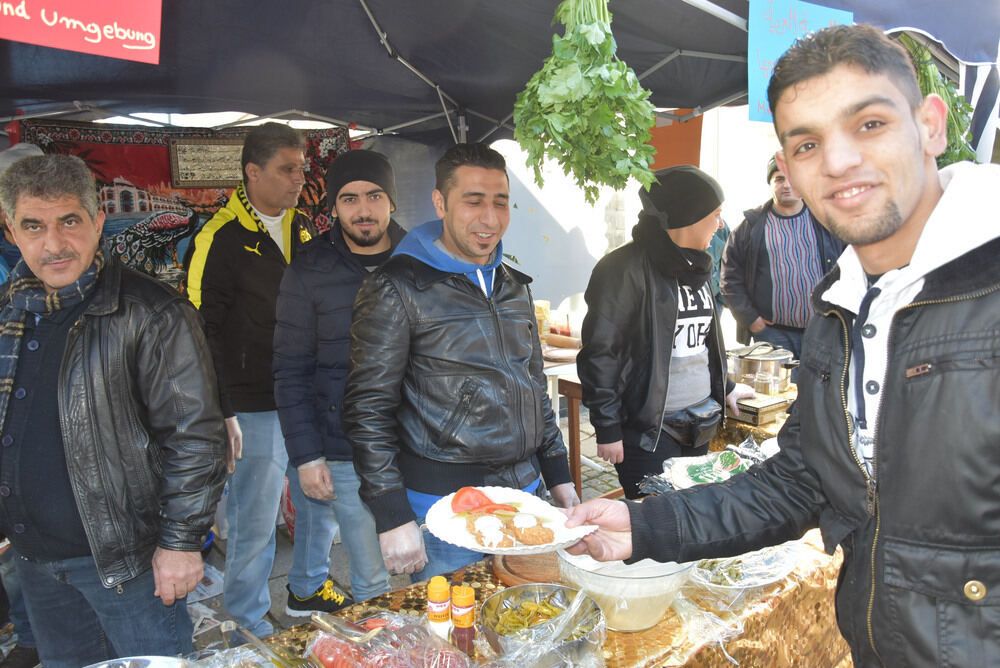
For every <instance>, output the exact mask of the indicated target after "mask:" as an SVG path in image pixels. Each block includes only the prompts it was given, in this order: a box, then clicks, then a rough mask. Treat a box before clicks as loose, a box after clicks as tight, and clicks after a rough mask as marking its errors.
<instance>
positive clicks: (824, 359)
mask: <svg viewBox="0 0 1000 668" xmlns="http://www.w3.org/2000/svg"><path fill="white" fill-rule="evenodd" d="M979 222H981V221H979ZM998 255H1000V239H994V240H993V241H989V242H987V243H985V244H983V245H981V246H979V247H978V248H975V249H974V250H971V251H969V252H967V253H965V254H964V255H962V256H960V257H958V258H957V259H955V260H952V261H950V262H948V263H946V264H944V265H943V266H941V267H939V268H938V269H935V270H934V271H932V272H930V273H928V274H927V275H926V277H925V280H924V284H923V287H922V289H921V291H920V293H919V294H918V295H917V296H916V298H915V299H914V300H913V301H912V303H910V304H909V305H908V306H904V307H902V308H899V309H898V310H897V311H896V313H895V316H894V317H893V319H892V326H891V330H890V333H889V350H890V355H889V359H888V363H887V367H886V369H887V370H886V377H885V382H884V383H883V387H882V403H881V408H880V411H879V416H878V425H877V437H876V439H877V440H876V443H875V468H874V474H873V475H872V476H869V475H868V473H867V470H866V469H864V467H863V465H862V464H861V462H860V461H859V459H858V456H857V454H856V452H855V450H854V448H853V447H852V445H851V443H850V439H849V437H848V429H849V426H848V408H847V398H846V397H847V391H848V389H847V378H848V367H847V365H848V356H847V355H848V352H849V339H848V328H849V326H850V324H851V322H852V320H851V319H852V315H851V314H850V313H849V312H847V311H845V310H843V309H840V308H838V307H835V306H834V305H832V304H830V303H826V302H823V301H822V300H821V299H820V298H819V297H818V296H819V295H823V294H824V291H825V289H826V288H827V287H828V286H829V285H831V284H832V283H833V282H834V281H836V280H837V278H838V277H839V273H840V269H839V267H838V268H837V269H835V270H834V271H833V272H831V274H829V275H828V276H827V277H825V278H824V280H823V282H821V284H820V285H819V286H818V287H817V289H816V290H815V292H814V296H813V305H814V307H815V309H816V311H817V313H818V315H817V316H815V317H813V319H812V321H811V322H810V324H809V327H808V328H807V330H806V334H805V340H804V343H803V346H802V349H803V359H802V364H801V367H800V376H799V382H798V388H799V398H798V401H797V402H796V403H795V405H794V408H793V410H792V414H791V416H790V417H789V420H788V422H787V423H786V425H785V427H784V428H783V429H782V432H781V434H780V436H779V443H780V445H781V452H780V454H778V455H776V456H775V457H773V458H772V459H770V460H768V461H767V462H765V463H764V464H763V465H761V466H757V467H754V468H752V469H751V470H750V471H748V472H747V473H745V474H741V475H738V476H735V477H734V478H732V479H731V480H729V481H727V482H725V483H722V484H719V485H703V486H699V487H695V488H692V489H689V490H685V491H683V492H680V493H676V494H671V495H665V496H662V497H657V498H655V499H649V500H647V502H646V503H643V504H641V505H633V506H630V513H631V516H632V526H633V539H634V551H633V559H637V558H640V557H643V556H652V557H654V558H656V559H661V560H676V561H690V560H692V559H700V558H702V557H706V556H723V555H727V554H728V555H733V554H739V553H742V552H746V551H747V550H753V549H756V548H759V547H762V546H764V545H769V544H773V543H777V542H781V541H784V540H788V539H792V538H797V537H799V536H800V535H801V534H802V533H803V532H804V531H805V530H806V529H808V528H811V527H814V526H819V527H820V529H821V530H822V533H823V540H824V543H825V545H826V547H827V550H828V551H829V552H831V553H832V552H833V550H834V548H835V547H836V546H837V545H840V546H842V547H843V549H844V565H843V568H842V571H841V575H840V580H839V583H838V588H837V599H836V602H837V618H838V619H837V621H838V624H839V626H840V630H841V632H842V633H843V634H844V637H845V638H846V639H847V641H848V642H849V644H850V646H851V649H852V653H853V657H854V664H855V665H856V666H909V667H916V666H956V667H957V666H986V665H995V664H996V661H997V657H998V656H1000V493H998V488H997V474H998V470H1000V460H998V445H1000V421H998V419H997V417H996V411H997V406H1000V377H998V376H1000V373H998V370H1000V337H998V336H997V332H1000V262H997V260H996V258H997V257H998Z"/></svg>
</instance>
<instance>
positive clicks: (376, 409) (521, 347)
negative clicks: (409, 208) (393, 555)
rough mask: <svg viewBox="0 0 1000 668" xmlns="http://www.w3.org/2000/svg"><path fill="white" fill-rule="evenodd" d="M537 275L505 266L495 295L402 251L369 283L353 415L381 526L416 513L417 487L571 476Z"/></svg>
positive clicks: (358, 321) (364, 483)
mask: <svg viewBox="0 0 1000 668" xmlns="http://www.w3.org/2000/svg"><path fill="white" fill-rule="evenodd" d="M530 281H531V279H530V278H529V277H528V276H525V275H524V274H522V273H520V272H518V271H515V270H514V269H512V268H510V267H508V266H507V265H505V264H500V265H499V266H498V267H497V269H496V277H495V279H494V284H493V296H492V298H490V299H487V298H486V297H485V296H484V295H483V292H482V290H480V288H479V287H478V286H477V285H475V284H473V283H472V282H471V281H470V280H469V279H468V278H466V277H465V276H464V275H462V274H453V273H449V272H444V271H440V270H438V269H434V268H433V267H430V266H429V265H427V264H424V263H423V262H420V261H419V260H417V259H415V258H413V257H411V256H409V255H396V256H394V257H393V258H391V259H390V260H389V261H388V262H386V263H385V264H384V265H383V266H382V267H381V268H380V269H379V270H377V271H376V272H374V273H373V274H371V275H370V276H369V277H368V278H367V279H365V282H364V283H363V284H362V286H361V289H360V291H359V292H358V297H357V301H356V302H355V304H354V323H353V325H352V327H351V371H350V375H349V376H348V380H347V390H346V393H345V397H344V415H343V422H344V426H345V431H346V432H347V435H348V437H349V438H350V440H351V442H352V444H353V445H354V466H355V468H356V469H357V471H358V474H359V476H360V477H361V498H362V499H364V501H365V502H366V503H367V504H368V506H369V507H370V508H371V510H372V514H373V515H374V516H375V523H376V529H377V531H378V532H379V533H382V532H384V531H388V530H389V529H392V528H394V527H397V526H399V525H401V524H405V523H406V522H409V521H411V520H413V519H415V517H414V515H413V511H412V509H411V507H410V505H409V502H408V501H407V498H406V492H405V489H406V488H407V487H408V488H410V489H414V490H416V491H419V492H424V493H427V494H436V495H444V494H449V493H451V492H454V491H455V490H456V489H458V488H459V487H462V486H464V485H497V486H504V487H519V488H523V487H525V486H527V485H528V484H530V483H531V482H532V481H533V480H535V478H537V477H538V474H539V472H541V474H542V476H543V478H544V480H545V482H546V484H547V485H549V487H552V486H555V485H558V484H561V483H565V482H569V481H570V475H569V467H568V464H567V461H566V449H565V447H564V445H563V440H562V435H561V434H560V432H559V425H558V422H557V421H556V418H555V415H554V414H553V412H552V406H551V403H550V402H549V397H548V394H546V384H545V376H544V374H543V373H542V350H541V344H540V343H539V339H538V325H537V321H536V320H535V309H534V304H533V302H532V298H531V293H530V291H529V290H528V283H529V282H530Z"/></svg>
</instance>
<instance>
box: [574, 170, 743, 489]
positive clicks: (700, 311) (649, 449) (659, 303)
mask: <svg viewBox="0 0 1000 668" xmlns="http://www.w3.org/2000/svg"><path fill="white" fill-rule="evenodd" d="M656 178H657V180H656V182H654V183H653V186H652V187H651V188H650V189H649V191H648V192H647V191H645V190H640V191H639V199H640V200H641V201H642V207H643V208H642V212H641V213H640V214H639V223H638V224H637V225H636V226H635V227H634V228H633V229H632V238H633V241H631V242H629V243H627V244H625V245H624V246H622V247H620V248H618V249H616V250H614V251H612V252H611V253H609V254H608V255H606V256H605V257H604V258H602V259H601V261H600V262H598V263H597V266H596V267H594V271H593V273H592V274H591V277H590V283H589V284H588V285H587V292H586V293H585V294H584V298H585V299H586V300H587V316H586V317H585V318H584V320H583V331H582V334H583V349H582V350H581V351H580V355H579V356H578V357H577V361H576V367H577V373H578V374H579V376H580V384H581V385H582V386H583V403H584V405H585V406H587V408H588V409H589V411H590V422H591V424H592V425H594V430H595V431H596V434H597V454H598V455H599V456H600V457H601V458H603V459H605V460H607V461H608V462H611V463H612V464H614V465H615V468H616V469H617V471H618V480H619V481H620V482H621V484H622V487H623V488H624V490H625V496H626V497H627V498H630V499H634V498H637V497H638V496H640V492H639V483H640V482H641V481H642V479H643V477H644V476H645V475H646V474H648V473H659V472H660V471H662V470H663V461H664V460H665V459H668V458H670V457H680V456H697V455H703V454H705V453H706V452H708V443H709V441H710V440H711V439H712V436H713V435H714V434H715V431H716V430H717V428H718V426H719V425H720V424H721V422H722V417H723V413H724V411H723V408H722V405H723V404H724V403H725V402H726V401H727V400H728V402H729V405H730V409H731V410H732V411H733V412H735V413H737V414H739V409H738V408H737V407H736V401H737V399H741V398H743V397H747V396H752V395H753V390H751V389H750V388H749V387H747V386H745V385H735V384H734V383H733V382H732V381H729V380H728V379H727V378H726V359H725V355H726V348H725V346H724V345H723V343H722V333H721V331H720V329H719V318H718V315H717V310H716V308H715V304H714V300H713V295H712V288H711V283H710V279H711V275H712V264H713V261H712V257H711V255H709V254H708V253H707V252H706V249H708V247H709V245H710V244H711V242H712V238H713V236H714V235H715V233H716V231H717V230H719V229H720V228H722V226H723V223H722V200H723V195H722V188H721V187H720V186H719V184H718V183H717V182H716V180H715V179H713V178H712V177H711V176H709V175H708V174H706V173H705V172H703V171H701V170H700V169H698V168H697V167H692V166H690V165H681V166H678V167H670V168H667V169H661V170H660V171H658V172H657V173H656Z"/></svg>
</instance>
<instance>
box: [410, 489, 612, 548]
mask: <svg viewBox="0 0 1000 668" xmlns="http://www.w3.org/2000/svg"><path fill="white" fill-rule="evenodd" d="M476 489H478V490H480V491H481V492H482V493H483V494H485V495H486V496H488V497H490V500H491V501H493V502H494V503H508V504H511V505H513V504H517V506H516V507H517V509H518V510H519V511H521V512H525V513H531V514H533V515H537V516H538V517H539V519H541V520H542V526H546V527H548V528H550V529H552V532H553V533H554V534H555V537H554V538H553V540H552V542H551V543H545V544H544V545H521V544H518V545H515V546H514V547H486V546H484V545H480V544H479V541H477V540H476V537H475V536H473V535H472V534H471V533H469V531H468V529H467V528H466V525H465V517H464V516H463V517H457V516H456V515H455V513H454V512H453V511H452V509H451V500H452V498H453V497H454V496H455V493H454V492H452V493H451V494H449V495H448V496H446V497H444V498H441V499H438V500H437V501H436V502H435V503H434V505H433V506H431V508H430V510H428V511H427V518H426V520H425V521H426V523H427V529H428V530H429V531H430V532H431V533H432V534H434V535H435V536H437V537H438V538H440V539H441V540H443V541H445V542H447V543H451V544H452V545H458V546H459V547H464V548H466V549H469V550H473V551H475V552H483V553H485V554H540V553H542V552H554V551H555V550H559V549H562V548H564V547H569V546H570V545H573V544H574V543H576V542H577V541H579V540H580V539H581V538H583V537H584V536H586V535H587V534H589V533H590V532H592V531H596V530H597V526H596V525H593V524H584V525H582V526H578V527H574V528H572V529H567V528H566V516H565V515H563V514H562V511H560V510H559V509H558V508H556V507H555V506H550V505H549V504H547V503H545V501H542V500H541V499H540V498H538V497H537V496H534V495H533V494H528V493H527V492H522V491H521V490H519V489H511V488H510V487H477V488H476Z"/></svg>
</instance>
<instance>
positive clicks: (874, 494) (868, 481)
mask: <svg viewBox="0 0 1000 668" xmlns="http://www.w3.org/2000/svg"><path fill="white" fill-rule="evenodd" d="M831 313H832V314H833V315H835V316H837V319H838V320H840V325H841V327H842V328H843V331H844V368H843V371H842V372H841V374H840V402H841V405H842V406H843V408H844V421H845V424H846V425H847V447H848V448H849V449H850V451H851V457H853V458H854V463H855V464H857V466H858V470H859V471H861V475H862V476H864V479H865V510H866V511H867V513H868V515H869V516H870V517H874V518H875V536H874V538H873V539H872V549H871V559H870V563H871V586H870V587H869V588H868V610H867V614H866V617H865V628H866V630H867V631H868V644H869V646H871V648H872V652H873V653H874V654H875V656H876V657H877V658H878V660H879V663H881V664H882V665H883V666H884V665H885V662H884V661H882V656H881V655H880V654H879V652H878V649H876V648H875V632H874V631H873V630H872V610H873V608H874V607H875V547H876V545H877V544H878V535H879V528H880V524H881V518H880V517H879V513H878V488H877V485H876V481H875V478H874V477H873V476H872V475H869V473H868V469H866V468H865V465H864V463H863V462H862V461H861V458H860V457H859V456H858V451H857V450H855V448H854V429H853V428H852V427H851V411H850V409H849V408H848V406H847V376H848V374H849V373H850V368H851V345H850V341H851V332H850V328H849V327H848V326H847V321H846V320H844V316H842V315H841V314H840V312H839V311H837V310H832V311H828V312H827V313H826V315H828V316H829V315H830V314H831ZM889 336H890V337H891V336H892V332H891V331H890V333H889ZM880 408H881V406H880ZM879 417H881V410H880V411H879ZM877 427H878V425H877V424H876V433H878V429H877ZM875 451H876V450H875V446H874V444H873V446H872V471H873V472H874V471H875V461H876V460H875Z"/></svg>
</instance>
